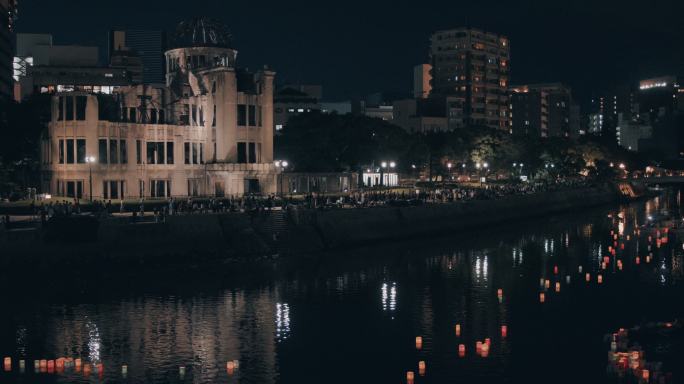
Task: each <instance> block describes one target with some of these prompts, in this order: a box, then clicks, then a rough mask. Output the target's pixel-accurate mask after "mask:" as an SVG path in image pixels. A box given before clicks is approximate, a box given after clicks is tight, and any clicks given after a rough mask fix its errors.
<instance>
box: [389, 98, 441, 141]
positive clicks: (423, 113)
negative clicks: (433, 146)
mask: <svg viewBox="0 0 684 384" xmlns="http://www.w3.org/2000/svg"><path fill="white" fill-rule="evenodd" d="M392 112H393V120H392V123H393V124H395V125H397V126H399V127H401V128H403V129H404V130H406V131H407V132H409V133H422V134H424V133H430V132H444V131H447V130H449V124H448V119H447V118H446V103H445V99H439V98H427V99H405V100H396V101H395V102H394V104H393V111H392Z"/></svg>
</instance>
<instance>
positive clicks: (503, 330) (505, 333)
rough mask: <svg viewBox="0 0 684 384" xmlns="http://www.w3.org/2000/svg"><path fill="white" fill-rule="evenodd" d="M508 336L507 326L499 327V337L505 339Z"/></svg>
mask: <svg viewBox="0 0 684 384" xmlns="http://www.w3.org/2000/svg"><path fill="white" fill-rule="evenodd" d="M507 336H508V326H506V325H502V326H501V337H504V338H505V337H507Z"/></svg>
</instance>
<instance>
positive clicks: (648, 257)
mask: <svg viewBox="0 0 684 384" xmlns="http://www.w3.org/2000/svg"><path fill="white" fill-rule="evenodd" d="M650 262H651V255H648V256H646V263H650Z"/></svg>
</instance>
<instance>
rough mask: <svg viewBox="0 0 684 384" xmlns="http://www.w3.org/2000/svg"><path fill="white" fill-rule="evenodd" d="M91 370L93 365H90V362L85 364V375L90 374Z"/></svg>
mask: <svg viewBox="0 0 684 384" xmlns="http://www.w3.org/2000/svg"><path fill="white" fill-rule="evenodd" d="M91 370H92V367H91V366H90V364H88V363H85V364H83V376H90V372H91Z"/></svg>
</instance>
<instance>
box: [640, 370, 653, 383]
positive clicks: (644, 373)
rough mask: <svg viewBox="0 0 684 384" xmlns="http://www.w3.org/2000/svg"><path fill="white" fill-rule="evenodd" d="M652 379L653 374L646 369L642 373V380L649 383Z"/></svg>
mask: <svg viewBox="0 0 684 384" xmlns="http://www.w3.org/2000/svg"><path fill="white" fill-rule="evenodd" d="M650 377H651V373H650V372H649V371H648V369H644V370H643V371H641V378H642V379H644V380H646V381H648V379H649V378H650Z"/></svg>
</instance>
